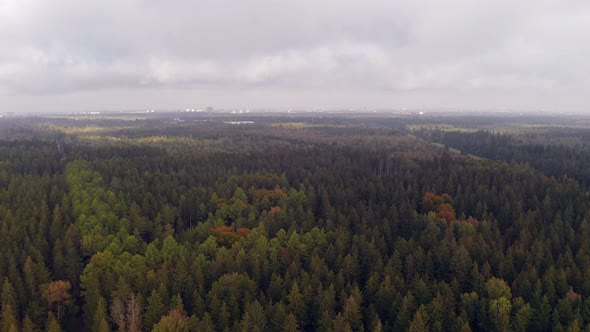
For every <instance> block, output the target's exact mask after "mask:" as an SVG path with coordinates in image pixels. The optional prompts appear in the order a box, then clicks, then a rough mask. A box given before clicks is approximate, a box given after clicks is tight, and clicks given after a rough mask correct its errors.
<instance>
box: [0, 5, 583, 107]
mask: <svg viewBox="0 0 590 332" xmlns="http://www.w3.org/2000/svg"><path fill="white" fill-rule="evenodd" d="M589 22H590V5H589V4H587V3H586V2H584V1H568V2H562V1H549V0H540V1H534V0H524V1H519V2H514V1H507V0H498V1H468V0H451V1H434V0H430V1H414V2H407V1H385V0H382V1H380V0H367V1H362V2H361V1H353V0H341V1H335V0H326V1H321V2H318V1H311V0H302V1H284V0H276V1H268V0H250V1H232V0H217V1H213V0H203V1H182V0H179V1H155V0H129V1H116V0H103V1H76V0H55V1H40V0H0V41H2V44H3V46H2V48H0V94H2V95H3V97H2V98H3V99H4V100H5V103H6V105H9V106H11V107H21V108H22V107H25V108H26V107H30V106H28V105H31V103H32V104H34V100H35V99H36V100H39V102H40V103H41V101H42V102H43V103H47V102H48V101H51V100H52V99H51V98H52V96H54V97H55V98H54V100H62V101H63V100H71V101H72V103H74V104H76V103H79V102H80V101H81V100H84V98H88V99H93V98H94V97H92V96H93V94H94V95H95V96H98V95H101V96H102V95H104V94H111V95H112V96H113V98H111V99H114V101H110V103H109V104H108V105H106V104H105V106H104V107H107V106H108V107H116V106H114V105H113V104H111V103H114V102H116V101H119V103H120V105H121V106H120V107H124V106H125V105H129V104H133V105H135V104H137V103H136V102H131V101H130V98H134V97H133V96H137V95H138V94H141V92H140V91H143V90H145V91H149V93H150V94H151V96H156V97H152V98H150V102H151V103H154V102H156V103H157V100H158V99H157V96H158V94H159V92H161V95H162V96H163V97H162V98H161V99H160V100H161V102H160V104H162V105H164V104H166V103H170V99H168V98H167V97H164V95H171V94H174V95H176V96H177V97H178V99H179V100H183V101H185V100H190V98H191V95H192V96H198V97H199V98H201V99H207V98H208V97H207V96H209V98H210V99H212V101H213V102H215V101H216V100H217V101H219V100H223V101H224V102H225V103H228V104H233V105H239V104H240V103H241V102H247V103H249V104H250V105H251V106H287V105H283V104H284V103H292V102H293V101H298V102H299V103H302V106H305V105H306V106H310V107H311V106H313V105H315V104H318V103H320V104H322V103H323V104H324V105H326V106H328V107H329V106H333V107H346V105H345V104H346V103H349V104H355V105H367V106H374V107H398V106H404V107H406V106H410V107H422V106H430V107H477V105H478V103H477V100H479V101H480V102H481V103H480V104H482V105H483V104H485V105H492V104H493V105H494V106H495V107H510V106H511V105H513V106H515V107H516V106H518V107H529V108H536V107H538V104H539V103H540V102H543V103H544V104H546V105H548V106H549V107H560V106H561V105H566V106H567V107H571V108H575V109H583V108H584V107H585V104H584V103H583V102H582V101H583V99H584V98H582V96H583V95H584V94H585V93H586V92H588V89H589V88H590V84H589V82H588V79H587V78H586V75H585V73H586V72H588V70H590V68H589V67H590V66H589V65H588V64H587V60H586V59H587V58H588V56H589V55H590V46H588V45H587V43H585V41H586V40H588V37H590V23H589ZM170 91H176V92H174V93H171V92H170ZM126 92H127V93H126ZM548 92H551V93H548ZM60 95H70V96H71V98H70V97H68V98H65V97H59V96H60ZM126 95H128V97H125V96H126ZM539 95H543V98H536V96H539ZM547 95H553V99H549V98H548V97H547ZM498 96H502V98H498ZM26 98H29V99H32V101H27V103H25V104H26V105H25V104H23V100H24V99H26ZM64 98H65V99H64ZM154 98H155V99H154ZM355 98H356V99H355ZM302 100H303V102H302ZM306 100H307V102H305V101H306ZM564 100H566V101H567V102H565V103H564ZM437 103H439V104H437ZM22 105H25V106H22ZM75 106H82V105H72V106H71V107H75ZM486 107H487V106H486Z"/></svg>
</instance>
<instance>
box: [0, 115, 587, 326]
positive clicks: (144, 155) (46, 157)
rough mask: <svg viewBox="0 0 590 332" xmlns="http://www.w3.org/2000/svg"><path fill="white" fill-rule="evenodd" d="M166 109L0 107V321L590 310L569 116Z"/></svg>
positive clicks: (510, 317)
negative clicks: (31, 113) (12, 112)
mask: <svg viewBox="0 0 590 332" xmlns="http://www.w3.org/2000/svg"><path fill="white" fill-rule="evenodd" d="M175 118H176V119H177V120H172V119H175ZM178 119H179V118H178V116H177V115H159V116H153V117H146V116H142V117H140V116H138V115H113V116H87V115H77V116H71V115H70V116H52V117H50V116H45V117H27V118H20V117H16V116H15V117H5V118H1V119H0V285H1V286H0V332H5V331H23V332H25V331H27V332H28V331H101V332H103V331H134V332H137V331H220V332H221V331H259V332H264V331H285V332H292V331H338V332H345V331H412V332H417V331H568V332H574V331H590V190H589V185H590V125H588V126H586V124H587V123H588V122H586V123H584V122H580V121H578V120H576V119H572V121H571V122H570V123H562V122H564V121H563V120H562V119H561V118H560V120H559V121H561V122H560V123H559V125H552V120H551V119H547V118H537V119H536V118H534V117H528V118H526V119H523V118H518V119H512V118H510V117H504V118H501V117H498V118H494V117H489V116H485V117H484V116H471V117H467V118H465V117H457V116H448V117H445V116H442V115H440V116H432V117H418V116H413V115H412V116H392V115H384V114H376V115H373V114H371V115H366V114H365V115H362V114H361V115H359V114H356V115H354V114H331V115H329V114H326V115H320V114H303V115H299V116H291V115H290V116H286V115H280V114H276V115H272V114H259V115H256V114H252V115H248V116H245V115H244V116H240V117H235V116H233V115H231V114H221V115H210V114H209V115H198V116H197V115H195V116H193V117H192V118H191V117H185V118H183V120H180V121H179V120H178ZM236 121H243V122H244V123H241V122H240V123H239V124H237V122H236ZM535 121H536V122H535ZM556 121H557V120H556ZM246 122H247V123H246Z"/></svg>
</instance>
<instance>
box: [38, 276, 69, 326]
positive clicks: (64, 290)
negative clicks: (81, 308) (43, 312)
mask: <svg viewBox="0 0 590 332" xmlns="http://www.w3.org/2000/svg"><path fill="white" fill-rule="evenodd" d="M41 288H42V291H41V296H42V297H43V299H45V301H47V304H48V305H49V307H50V308H53V307H55V310H56V315H57V320H58V321H59V315H60V312H61V306H62V305H64V304H68V303H70V301H71V295H70V289H71V288H72V285H71V284H70V282H69V281H66V280H56V281H52V282H50V283H48V284H45V285H43V286H42V287H41Z"/></svg>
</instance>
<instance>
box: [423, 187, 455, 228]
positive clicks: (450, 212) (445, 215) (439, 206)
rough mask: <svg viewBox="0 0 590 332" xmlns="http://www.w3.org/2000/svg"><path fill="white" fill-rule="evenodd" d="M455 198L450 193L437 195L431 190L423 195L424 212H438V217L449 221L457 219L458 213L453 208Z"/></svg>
mask: <svg viewBox="0 0 590 332" xmlns="http://www.w3.org/2000/svg"><path fill="white" fill-rule="evenodd" d="M452 203H453V198H452V197H451V195H449V194H446V193H445V194H442V195H437V194H435V193H433V192H431V191H429V192H427V193H425V194H424V196H423V197H422V207H423V209H424V212H431V211H434V212H436V217H437V218H440V219H444V220H446V221H447V222H450V221H453V220H457V214H456V212H455V209H454V208H453V205H452Z"/></svg>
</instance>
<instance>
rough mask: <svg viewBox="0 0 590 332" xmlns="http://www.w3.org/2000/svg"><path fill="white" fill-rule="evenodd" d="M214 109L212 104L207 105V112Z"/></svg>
mask: <svg viewBox="0 0 590 332" xmlns="http://www.w3.org/2000/svg"><path fill="white" fill-rule="evenodd" d="M214 110H215V109H214V108H213V106H207V112H213V111H214Z"/></svg>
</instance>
